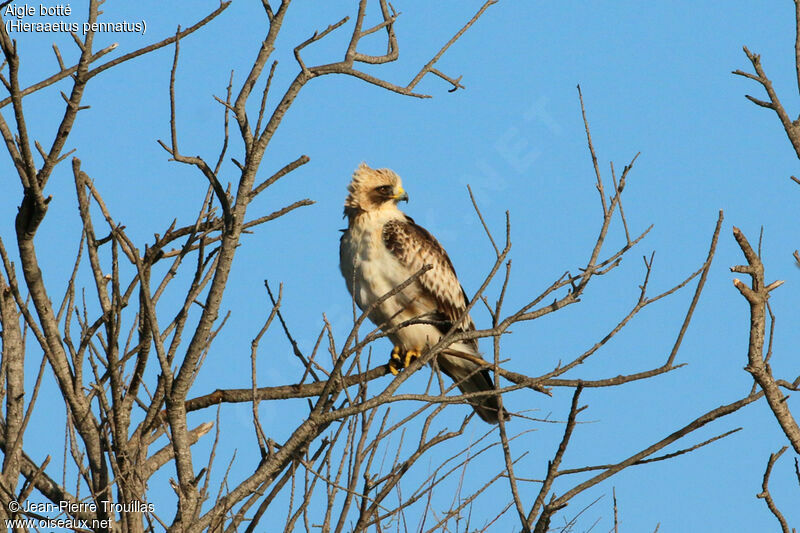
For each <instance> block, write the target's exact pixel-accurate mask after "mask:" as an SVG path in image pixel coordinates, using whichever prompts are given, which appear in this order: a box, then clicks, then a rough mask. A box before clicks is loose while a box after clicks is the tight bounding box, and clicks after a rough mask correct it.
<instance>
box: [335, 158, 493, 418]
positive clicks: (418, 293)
mask: <svg viewBox="0 0 800 533" xmlns="http://www.w3.org/2000/svg"><path fill="white" fill-rule="evenodd" d="M347 190H348V193H349V194H348V195H347V198H346V200H345V203H344V214H345V216H346V217H347V219H348V227H347V229H346V230H345V231H344V234H343V235H342V238H341V242H340V245H339V266H340V268H341V271H342V275H343V276H344V279H345V283H346V284H347V289H348V290H349V291H350V294H351V295H352V296H353V298H354V299H355V302H356V304H357V305H358V307H359V308H361V310H362V311H363V310H366V309H368V308H369V307H370V306H371V305H372V304H373V303H374V302H376V301H377V300H378V299H379V298H380V297H381V296H384V295H385V294H387V293H389V292H390V291H391V290H392V289H394V288H395V287H397V286H398V285H400V284H401V283H403V282H404V281H406V280H408V279H409V278H411V277H412V276H413V275H414V274H415V273H416V272H418V271H419V270H420V269H421V268H423V267H424V266H426V265H430V267H431V268H430V270H427V271H426V272H425V273H423V274H422V275H421V276H420V277H419V278H417V279H416V280H415V281H414V282H413V283H412V284H410V285H409V286H408V287H406V288H404V289H403V290H402V291H401V292H399V293H398V294H396V295H394V296H392V297H391V298H388V299H387V300H385V301H384V302H382V303H381V304H380V305H377V306H376V307H375V308H374V309H373V310H372V311H370V313H369V319H370V320H371V321H372V322H374V323H375V325H377V326H378V327H380V328H381V329H382V330H383V331H388V332H389V333H388V337H389V339H390V340H391V341H392V343H393V344H394V348H393V350H392V354H391V358H390V360H389V369H390V370H391V371H392V373H393V374H397V373H398V372H399V371H400V370H402V369H404V368H405V367H406V366H408V365H409V364H410V363H411V361H413V360H414V359H415V358H417V357H419V356H420V355H421V354H422V352H424V351H425V349H426V348H428V347H430V346H433V345H435V344H436V343H437V342H439V340H440V339H441V338H442V336H443V335H444V334H446V333H447V332H448V331H450V329H451V328H452V327H453V325H454V324H456V322H457V321H458V320H459V319H461V322H460V323H458V324H457V331H471V330H474V329H475V324H474V323H473V321H472V318H471V317H470V316H469V315H468V314H465V311H466V308H467V304H468V303H469V299H468V298H467V295H466V293H465V292H464V289H463V288H462V287H461V284H460V283H459V281H458V278H457V277H456V272H455V270H454V268H453V264H452V263H451V262H450V258H449V257H447V253H446V252H445V251H444V248H442V245H441V244H439V242H438V241H437V240H436V239H435V238H434V237H433V235H431V234H430V233H428V231H427V230H425V229H424V228H423V227H421V226H419V225H417V224H416V223H414V220H413V219H411V217H409V216H407V215H406V214H405V213H403V212H402V211H400V209H398V207H397V203H398V202H400V201H401V200H405V201H408V194H406V192H405V190H403V185H402V183H401V181H400V177H399V176H398V175H397V174H395V173H394V172H392V171H391V170H389V169H386V168H380V169H372V168H370V167H368V166H367V165H366V164H365V163H361V165H359V167H358V168H357V169H356V170H355V172H354V173H353V179H352V181H351V182H350V185H349V186H348V187H347ZM462 315H463V318H462ZM413 319H422V321H424V322H427V323H415V324H411V325H406V326H404V327H400V328H398V329H394V331H392V329H393V328H396V327H397V326H398V325H400V324H402V323H404V322H406V321H409V320H413ZM437 361H438V365H439V368H440V369H441V370H442V371H443V372H444V373H445V374H447V375H448V376H449V377H450V378H451V379H452V380H453V381H454V382H455V383H456V384H457V385H458V388H459V389H461V391H462V392H464V393H470V392H477V391H488V390H494V389H495V387H494V382H493V381H492V379H491V375H490V374H489V372H488V370H486V369H485V368H482V366H483V365H481V364H480V363H481V362H482V359H481V355H480V353H479V352H478V341H477V339H470V340H465V341H458V342H455V343H453V344H452V345H450V346H449V347H448V348H447V349H446V350H444V351H442V352H441V353H440V354H439V355H438V358H437ZM469 402H470V404H471V405H472V407H473V408H474V409H475V411H476V412H477V413H478V416H480V417H481V418H482V419H483V420H485V421H486V422H489V423H497V421H498V414H499V406H498V397H497V396H496V395H488V396H480V397H475V398H472V399H470V400H469ZM502 416H503V419H504V420H505V419H507V418H508V413H507V412H506V411H505V410H503V412H502Z"/></svg>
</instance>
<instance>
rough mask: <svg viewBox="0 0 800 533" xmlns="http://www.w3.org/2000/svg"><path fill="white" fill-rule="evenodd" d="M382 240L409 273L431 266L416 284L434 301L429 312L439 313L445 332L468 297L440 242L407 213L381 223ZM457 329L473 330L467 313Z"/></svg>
mask: <svg viewBox="0 0 800 533" xmlns="http://www.w3.org/2000/svg"><path fill="white" fill-rule="evenodd" d="M383 243H384V245H385V246H386V248H388V249H389V251H390V252H391V253H392V254H393V255H394V256H395V257H396V258H397V260H398V261H400V263H401V264H402V265H403V266H405V267H407V268H408V269H409V271H410V272H416V271H418V270H419V269H420V268H422V267H423V266H425V265H431V266H432V267H433V268H431V269H430V270H428V271H427V272H425V273H424V274H423V275H422V276H421V277H420V279H419V283H420V285H421V286H422V289H423V291H424V292H425V293H426V294H427V295H428V296H429V297H430V298H431V299H432V300H433V301H434V302H435V304H436V309H432V310H431V311H432V312H433V313H434V314H435V315H439V316H437V317H436V318H435V320H437V321H441V325H439V329H441V330H443V332H447V331H448V330H449V329H450V328H451V327H452V325H453V323H455V322H456V320H458V318H459V317H460V316H461V315H462V314H463V313H464V310H465V309H466V308H467V304H468V303H469V299H468V298H467V294H466V292H464V288H463V287H462V286H461V284H460V283H459V282H458V277H457V276H456V271H455V269H454V268H453V263H452V262H451V261H450V258H449V257H447V253H446V252H445V251H444V248H442V245H441V244H439V241H437V240H436V239H435V238H434V237H433V235H431V234H430V233H428V231H427V230H426V229H425V228H423V227H422V226H418V225H417V224H416V223H415V222H414V220H413V219H412V218H411V217H408V216H406V218H405V220H391V221H389V222H387V223H386V224H385V225H384V226H383ZM460 329H462V330H466V331H470V330H473V329H475V324H474V323H473V322H472V318H470V317H469V316H467V317H466V319H465V320H464V322H462V325H461V328H460Z"/></svg>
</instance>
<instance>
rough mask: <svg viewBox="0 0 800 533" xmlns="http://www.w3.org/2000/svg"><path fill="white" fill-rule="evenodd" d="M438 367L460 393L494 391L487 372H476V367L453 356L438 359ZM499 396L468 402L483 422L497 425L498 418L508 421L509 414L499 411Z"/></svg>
mask: <svg viewBox="0 0 800 533" xmlns="http://www.w3.org/2000/svg"><path fill="white" fill-rule="evenodd" d="M439 367H440V368H441V369H442V371H443V372H444V373H445V374H447V375H448V376H449V377H450V379H452V380H453V381H454V382H455V383H456V385H458V388H459V389H461V392H463V393H464V394H468V393H471V392H480V391H489V390H495V386H494V382H493V381H492V376H491V374H489V371H488V370H477V369H478V365H477V364H475V363H472V362H470V361H467V360H465V359H461V358H458V357H455V356H448V355H445V356H444V357H439ZM498 398H499V396H481V397H478V398H471V399H470V400H469V403H470V405H472V408H473V409H475V412H476V413H478V416H479V417H481V419H482V420H483V421H484V422H488V423H489V424H497V423H498V422H499V420H498V418H499V416H502V417H503V420H508V419H509V418H510V417H509V414H508V411H506V410H505V409H503V410H502V412H501V409H500V405H499V401H498Z"/></svg>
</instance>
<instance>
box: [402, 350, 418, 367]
mask: <svg viewBox="0 0 800 533" xmlns="http://www.w3.org/2000/svg"><path fill="white" fill-rule="evenodd" d="M418 357H419V352H418V351H417V350H408V351H407V352H406V358H405V361H403V363H404V364H403V368H405V367H407V366H408V365H410V364H411V363H412V362H414V359H417V358H418Z"/></svg>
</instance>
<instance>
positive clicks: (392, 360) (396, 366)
mask: <svg viewBox="0 0 800 533" xmlns="http://www.w3.org/2000/svg"><path fill="white" fill-rule="evenodd" d="M403 368H404V367H403V359H402V358H401V357H400V347H399V346H395V347H394V348H392V354H391V355H390V356H389V372H391V373H392V375H395V376H396V375H397V374H399V373H400V370H402V369H403Z"/></svg>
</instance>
